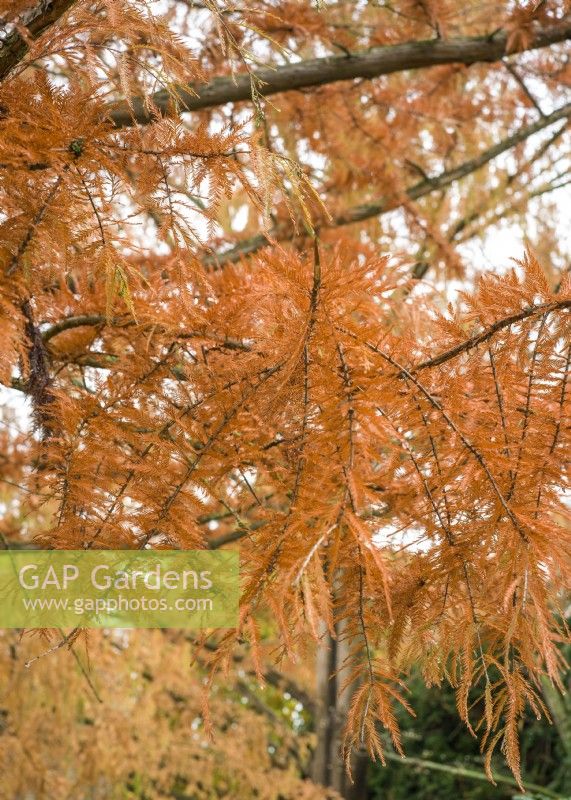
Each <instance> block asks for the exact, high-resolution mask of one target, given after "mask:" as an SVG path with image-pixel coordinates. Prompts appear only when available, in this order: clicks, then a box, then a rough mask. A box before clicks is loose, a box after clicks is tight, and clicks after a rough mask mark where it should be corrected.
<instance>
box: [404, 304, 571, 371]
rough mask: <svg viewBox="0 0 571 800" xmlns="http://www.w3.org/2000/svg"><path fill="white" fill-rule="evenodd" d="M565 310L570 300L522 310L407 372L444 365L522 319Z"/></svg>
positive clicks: (570, 305) (568, 306) (570, 306)
mask: <svg viewBox="0 0 571 800" xmlns="http://www.w3.org/2000/svg"><path fill="white" fill-rule="evenodd" d="M566 308H571V300H557V301H555V302H553V303H541V304H540V305H536V306H529V307H528V308H524V309H523V311H520V312H519V313H518V314H512V315H511V316H509V317H504V318H503V319H500V320H498V321H497V322H494V323H493V325H490V326H489V327H488V328H486V330H484V331H482V333H478V334H477V335H476V336H471V337H470V338H469V339H466V340H465V341H464V342H461V343H460V344H457V345H456V347H452V348H451V349H450V350H446V351H445V352H444V353H440V355H438V356H436V357H435V358H430V359H428V361H423V362H422V363H421V364H418V365H417V366H416V367H412V368H411V369H410V370H409V372H410V373H412V374H415V373H417V372H420V371H421V370H423V369H428V368H429V367H438V366H439V365H440V364H444V363H445V362H446V361H450V359H452V358H456V356H459V355H461V354H462V353H467V352H468V350H472V349H473V348H474V347H477V346H478V345H479V344H482V343H483V342H487V341H488V340H489V339H491V338H492V336H494V334H496V333H497V332H498V331H501V330H502V329H503V328H508V327H509V326H510V325H515V324H516V323H517V322H522V321H523V320H524V319H528V317H533V316H537V315H538V314H543V315H546V314H550V313H551V312H552V311H563V310H564V309H566Z"/></svg>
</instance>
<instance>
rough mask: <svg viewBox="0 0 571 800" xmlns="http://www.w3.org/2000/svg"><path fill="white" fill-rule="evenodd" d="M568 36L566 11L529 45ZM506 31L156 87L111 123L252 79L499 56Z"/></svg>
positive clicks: (113, 112) (281, 85) (332, 78)
mask: <svg viewBox="0 0 571 800" xmlns="http://www.w3.org/2000/svg"><path fill="white" fill-rule="evenodd" d="M570 38H571V16H567V17H565V18H564V19H563V20H562V21H561V22H560V23H559V24H558V25H556V26H554V27H550V28H545V29H543V30H538V31H537V32H536V33H535V36H534V37H533V39H532V40H531V42H530V43H529V45H528V48H527V49H529V50H534V49H537V48H541V47H549V46H550V45H552V44H556V43H557V42H563V41H565V40H567V39H570ZM507 40H508V36H507V33H506V31H503V30H500V31H498V32H497V33H495V34H492V35H491V36H476V37H461V38H460V37H459V38H455V39H448V40H446V39H433V40H429V41H420V42H419V41H416V42H406V43H404V44H397V45H391V46H385V47H374V48H371V49H370V50H369V51H366V52H360V53H355V54H349V55H348V56H327V57H326V58H312V59H309V60H307V61H299V62H297V63H293V64H291V63H290V64H285V65H284V66H276V67H263V68H261V69H257V70H253V71H252V73H251V74H242V75H237V76H235V77H219V78H214V79H213V80H212V81H210V82H209V83H191V84H188V85H186V86H180V87H178V88H177V90H176V99H175V98H174V96H173V93H172V92H167V91H165V90H161V91H159V92H157V93H156V94H154V95H153V96H152V98H151V99H152V106H154V109H153V110H152V111H151V109H150V108H149V104H147V103H146V102H145V100H144V98H141V97H134V98H132V101H131V103H132V105H131V107H130V106H129V104H128V103H127V102H126V101H121V102H119V103H117V104H115V105H114V106H112V107H111V108H110V112H109V118H110V119H111V120H112V122H113V123H114V124H115V126H116V127H118V128H122V127H125V126H129V125H133V124H135V123H140V124H143V125H145V124H148V123H150V122H152V121H153V119H155V117H156V115H157V114H158V115H159V116H160V115H162V114H168V113H169V112H172V110H174V108H175V107H176V106H178V108H179V110H180V111H198V110H200V109H205V108H215V107H216V106H220V105H224V104H225V103H236V102H239V101H241V100H252V79H253V80H254V81H255V83H256V85H257V88H258V90H259V93H260V95H262V96H264V97H265V96H269V95H272V94H276V93H279V92H287V91H292V90H294V89H305V88H308V87H310V86H323V85H325V84H329V83H335V82H337V81H347V80H353V79H354V78H377V77H379V76H380V75H390V74H391V73H393V72H402V71H404V70H411V69H419V68H422V67H433V66H436V65H439V64H466V65H470V64H474V63H479V62H488V63H489V62H494V61H499V60H501V59H502V58H504V57H505V56H506V55H508V52H507Z"/></svg>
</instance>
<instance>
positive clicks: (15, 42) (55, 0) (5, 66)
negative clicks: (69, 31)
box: [0, 0, 75, 81]
mask: <svg viewBox="0 0 571 800" xmlns="http://www.w3.org/2000/svg"><path fill="white" fill-rule="evenodd" d="M74 3H75V0H40V2H38V4H37V5H35V6H34V7H33V8H31V9H29V10H28V11H26V12H24V13H23V14H22V15H21V16H20V17H19V18H18V20H17V24H18V27H14V25H12V24H10V23H8V24H9V25H10V27H13V30H12V31H10V32H9V33H7V34H6V28H7V27H8V24H6V23H5V24H4V26H3V32H4V33H5V34H6V35H5V37H4V38H3V39H2V40H1V44H0V81H1V80H3V79H4V78H5V77H6V75H8V73H9V72H10V71H11V70H12V69H13V68H14V67H15V66H16V64H18V63H19V62H20V61H21V60H22V59H23V58H24V56H25V55H26V53H27V52H28V50H29V49H30V46H29V43H28V38H29V39H37V38H38V37H39V36H41V34H42V33H43V32H44V31H46V30H47V29H48V28H50V27H51V26H52V25H54V24H55V23H56V22H57V21H58V20H59V19H60V17H62V16H63V15H64V14H65V12H66V11H68V9H70V8H71V6H72V5H73V4H74ZM22 27H25V28H26V29H27V32H28V36H27V37H24V36H23V35H22V34H21V33H20V30H19V29H18V28H22Z"/></svg>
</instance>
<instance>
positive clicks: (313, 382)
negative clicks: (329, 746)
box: [0, 0, 571, 780]
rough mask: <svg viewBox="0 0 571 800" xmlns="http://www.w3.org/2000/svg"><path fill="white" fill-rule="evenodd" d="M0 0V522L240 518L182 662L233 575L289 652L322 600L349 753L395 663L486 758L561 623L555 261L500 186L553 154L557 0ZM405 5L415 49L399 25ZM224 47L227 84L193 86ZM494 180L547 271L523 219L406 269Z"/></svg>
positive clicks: (561, 423)
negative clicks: (275, 77) (475, 697)
mask: <svg viewBox="0 0 571 800" xmlns="http://www.w3.org/2000/svg"><path fill="white" fill-rule="evenodd" d="M8 5H9V8H8V7H7V8H6V9H5V10H6V15H7V18H8V22H7V24H8V25H12V26H13V27H10V37H12V38H11V39H10V40H9V41H8V43H7V44H6V45H5V47H6V48H7V49H8V48H11V52H12V50H14V52H16V50H17V52H18V53H19V54H20V55H19V57H18V59H16V61H15V63H14V64H13V65H10V68H9V69H7V71H6V75H5V76H4V81H3V83H2V86H1V88H0V105H1V119H0V128H1V133H2V137H1V141H0V191H1V193H2V198H3V206H2V221H1V228H0V238H1V241H0V248H1V251H0V252H1V263H2V278H1V284H0V285H1V292H2V295H1V299H0V303H1V306H0V308H1V313H2V320H1V327H0V345H1V350H0V352H1V354H2V357H1V361H0V380H1V381H2V383H3V384H4V386H6V387H8V390H7V396H9V397H10V398H12V397H13V395H15V394H16V393H21V394H23V396H24V397H26V398H27V399H28V403H29V409H30V413H31V416H32V418H33V425H32V427H31V429H30V430H25V431H22V432H20V431H19V430H18V425H19V419H18V411H17V406H18V404H17V403H16V410H14V408H13V407H14V401H13V400H12V401H11V403H9V402H7V410H6V413H5V415H4V416H3V423H5V424H3V426H2V430H1V432H0V435H1V436H2V445H3V451H4V460H3V464H2V480H3V481H5V482H6V486H7V487H9V491H10V495H9V502H7V503H6V515H5V519H4V521H3V536H4V538H5V540H6V542H8V540H15V539H20V538H23V539H26V538H30V537H31V536H33V537H34V538H35V541H36V543H38V544H40V545H41V546H43V547H57V548H83V547H85V548H91V547H96V548H109V547H115V548H136V547H140V548H143V547H158V548H217V547H223V546H231V545H233V543H236V542H239V547H240V552H241V557H242V564H243V570H242V572H243V580H244V587H243V597H242V606H241V620H240V626H239V628H238V629H237V630H236V631H232V632H231V633H228V634H226V635H224V636H221V637H220V639H219V641H218V646H217V648H216V652H215V655H214V657H213V660H212V662H213V663H212V667H213V670H212V673H211V675H212V676H214V675H215V673H216V668H217V667H220V666H223V665H224V663H225V662H228V659H229V658H230V657H231V654H232V652H233V648H234V646H235V644H236V643H237V642H239V641H242V640H243V639H246V640H248V641H249V642H250V644H251V646H252V648H253V649H254V651H256V649H257V648H258V642H259V631H258V623H257V619H258V617H259V614H260V612H261V611H262V610H263V609H270V610H271V613H272V615H273V616H274V618H275V619H276V621H277V623H278V626H279V632H280V637H281V645H282V648H283V651H284V652H285V653H286V654H287V655H289V656H294V655H295V653H296V651H297V650H298V648H299V647H303V645H304V638H305V637H306V636H307V634H308V633H309V634H311V635H313V636H314V637H316V638H317V637H319V636H320V635H321V633H322V632H323V629H324V627H325V629H329V630H330V631H331V632H332V633H333V632H334V631H335V630H337V631H339V628H340V626H341V627H342V628H343V636H344V637H345V638H346V639H347V640H348V641H349V642H350V646H349V649H348V657H347V685H348V686H350V687H351V692H352V701H351V707H350V713H349V715H348V724H347V733H346V740H345V745H346V752H347V756H348V762H349V761H350V755H351V752H352V750H353V749H354V748H357V747H359V746H360V745H362V744H364V745H365V746H366V747H367V748H368V750H369V752H370V753H371V754H372V755H374V756H380V757H381V759H382V758H383V746H382V740H381V737H380V734H379V723H380V725H381V726H382V727H384V728H385V729H387V730H388V731H389V733H390V735H391V737H392V741H393V744H394V746H395V748H396V749H397V750H399V751H400V749H401V742H400V735H399V731H398V726H397V722H396V716H395V712H394V708H393V705H394V703H397V704H403V705H405V706H406V705H407V701H406V689H405V685H404V683H403V682H402V680H403V678H402V676H403V675H404V674H406V671H407V669H408V668H409V667H410V665H411V664H413V663H419V664H420V665H421V668H422V671H423V675H424V677H425V680H426V681H427V682H428V683H430V684H434V683H436V684H439V683H441V682H442V681H444V680H447V681H449V682H450V683H452V685H453V686H455V687H456V690H457V706H458V712H459V714H460V716H461V718H462V719H463V720H464V722H465V723H466V724H467V725H468V727H469V728H470V730H473V729H474V730H477V731H478V733H479V735H481V739H482V746H483V748H484V749H485V751H486V753H487V754H488V757H490V756H491V754H492V752H493V751H494V749H495V748H496V747H500V748H501V750H502V751H503V753H504V754H505V756H506V758H507V760H508V763H509V764H510V767H511V768H512V770H513V772H514V774H515V776H516V778H517V779H518V780H520V774H519V773H520V768H519V755H518V754H519V749H518V720H519V719H520V718H521V716H522V714H523V712H524V709H525V708H526V706H529V707H531V709H532V710H533V711H534V712H535V713H538V714H541V713H543V712H544V711H545V709H544V705H543V701H542V699H541V694H540V690H539V687H540V681H541V678H542V677H543V676H547V677H548V679H549V680H550V681H552V682H553V683H554V684H556V685H557V684H558V681H559V677H558V676H559V672H560V669H561V667H562V663H561V659H560V657H559V655H558V650H557V644H558V643H559V642H560V641H561V640H563V639H564V638H566V636H567V631H566V628H565V624H564V622H561V620H564V619H565V609H564V603H565V590H566V588H567V587H568V582H569V568H570V563H569V558H570V555H571V553H570V543H571V539H570V532H569V531H570V529H569V513H568V509H567V506H566V504H565V502H564V499H565V492H566V491H567V490H568V480H569V462H568V460H566V457H565V454H566V452H567V451H568V448H569V444H570V441H569V440H570V406H571V400H570V395H571V389H570V388H569V386H568V379H569V371H570V364H571V346H570V340H571V337H570V330H569V309H570V308H571V283H570V280H569V276H568V275H567V276H565V275H563V276H562V275H559V274H557V276H556V277H554V273H557V271H558V269H559V268H560V267H561V265H562V253H563V250H562V249H561V250H558V248H557V246H556V245H555V244H553V237H554V226H555V225H556V223H557V216H556V215H552V214H550V213H549V212H550V209H549V206H548V205H547V204H546V203H545V202H543V205H540V206H539V207H538V206H536V205H535V206H534V205H533V203H534V202H535V203H537V202H541V201H538V198H541V200H543V198H544V196H545V195H546V194H547V193H548V192H551V191H554V190H557V189H559V188H560V187H562V186H563V185H564V183H565V180H566V175H567V173H568V164H567V162H566V161H565V158H564V155H565V151H564V149H563V148H562V142H563V141H564V139H565V136H566V135H567V134H566V125H567V122H566V120H567V118H568V116H569V114H571V110H570V108H569V105H568V104H567V105H565V104H562V103H560V102H559V101H558V100H557V97H556V89H558V88H563V89H565V87H566V86H568V82H569V75H568V69H569V68H568V65H567V60H566V53H565V49H564V48H565V44H564V42H565V40H566V39H568V38H569V35H571V34H570V26H571V22H570V18H569V14H568V8H566V6H565V4H563V3H556V2H553V3H549V2H547V3H539V4H536V5H534V6H532V5H530V6H527V7H525V8H520V9H516V10H515V11H514V9H512V6H511V4H509V3H505V4H504V3H500V4H498V6H497V8H495V12H494V17H493V19H492V20H490V14H489V11H483V10H482V7H481V5H480V4H476V3H474V4H468V5H466V4H464V3H462V4H458V3H456V2H447V3H440V4H438V8H437V7H436V4H434V3H426V2H423V3H415V2H414V3H411V2H404V0H403V2H401V3H399V4H398V7H397V4H395V5H391V6H389V5H386V6H381V5H380V4H376V3H371V4H366V7H362V6H363V4H359V3H355V4H350V3H349V4H347V3H331V4H328V3H323V4H322V6H323V8H321V9H320V8H317V7H315V6H314V5H312V4H310V3H292V4H290V3H276V4H274V3H265V2H256V3H252V4H251V7H248V8H240V9H236V8H234V7H233V6H231V5H228V6H226V5H224V6H223V5H215V4H214V3H213V2H210V0H208V2H206V3H204V4H199V3H194V2H189V3H186V2H173V3H172V4H171V3H165V4H162V5H161V4H152V3H150V4H147V3H143V2H131V1H129V2H127V0H121V2H117V1H116V0H113V2H99V3H83V2H78V3H60V4H58V3H53V4H52V6H53V14H52V16H53V19H50V20H46V24H45V26H44V28H43V29H42V30H41V31H39V33H38V34H37V35H36V34H35V33H34V31H33V30H32V28H33V25H36V22H33V23H32V21H30V18H29V17H28V16H27V15H28V14H29V13H30V11H29V6H30V4H29V3H20V4H19V5H20V6H21V9H20V8H16V7H14V4H13V3H10V4H7V6H8ZM64 6H65V8H64ZM155 6H156V7H155ZM159 6H160V7H159ZM163 6H164V8H163ZM38 8H39V9H40V12H41V11H42V9H41V8H40V7H38ZM20 11H21V14H22V15H21V17H18V16H17V14H18V12H20ZM56 12H57V13H56ZM40 15H41V14H40ZM48 23H49V24H48ZM26 24H27V25H28V31H27V32H26V30H25V28H24V27H23V26H24V25H26ZM32 34H33V35H32ZM429 36H432V37H433V38H434V40H435V42H436V43H437V44H436V45H435V46H436V48H439V47H441V45H440V44H438V42H442V43H444V44H445V45H446V46H450V47H453V48H456V49H455V50H454V56H453V57H452V56H451V57H450V62H449V63H448V62H445V61H443V60H442V59H443V58H444V56H439V57H440V58H441V60H440V61H438V62H435V63H438V64H439V66H434V67H432V68H430V69H429V68H428V67H429V66H430V63H431V62H426V63H425V62H422V63H420V62H418V61H415V59H417V58H420V56H419V52H420V51H422V52H424V50H425V44H423V40H424V39H426V38H427V37H429ZM18 37H20V39H18ZM16 40H17V41H16ZM14 42H16V44H14ZM467 42H468V44H469V46H470V47H476V46H477V47H478V48H480V49H479V50H478V52H479V53H480V56H478V57H477V58H473V57H472V56H470V58H471V59H473V60H474V61H476V62H477V63H475V64H474V65H473V66H469V67H468V66H466V63H468V64H469V63H471V61H470V58H468V56H462V57H461V52H462V48H463V47H467V46H468V44H466V43H467ZM562 43H563V44H562ZM16 45H17V47H16ZM401 45H402V47H401V49H398V48H397V49H398V55H399V57H400V58H401V61H400V62H398V59H397V62H398V63H396V66H394V69H392V70H391V71H390V74H389V73H388V71H387V69H386V67H383V69H385V72H384V73H383V72H377V73H372V74H367V75H365V76H362V77H360V78H357V79H353V80H352V81H351V82H348V81H343V80H340V78H342V77H343V72H342V70H343V69H344V68H345V67H343V64H342V62H343V59H344V58H349V59H350V58H352V56H351V54H352V53H357V52H358V53H366V52H368V51H370V48H378V49H379V50H382V51H383V53H386V52H387V50H388V49H389V48H390V47H391V46H401ZM18 48H19V49H18ZM383 48H386V49H385V50H383ZM411 48H412V50H411ZM415 48H416V49H415ZM292 50H295V52H296V53H297V54H298V55H299V56H300V58H301V59H302V60H301V62H300V65H299V70H301V71H302V72H303V71H304V70H305V72H303V74H304V75H305V76H306V77H305V78H304V80H306V83H307V81H309V78H308V77H307V75H309V74H313V73H311V70H319V69H320V68H324V67H323V63H322V62H319V63H317V62H314V61H313V60H312V59H314V58H315V57H319V56H323V55H324V51H325V54H329V53H330V52H331V53H333V52H335V53H337V55H336V56H333V55H332V57H331V59H329V60H328V61H327V64H329V65H330V66H331V65H332V69H334V70H335V69H338V70H340V72H338V73H334V75H333V77H330V78H329V79H328V81H327V82H326V85H324V86H322V87H320V88H318V89H312V90H311V92H307V93H306V92H305V91H302V92H289V93H285V94H280V95H279V97H277V98H273V99H272V100H269V99H268V100H265V99H264V96H263V95H264V85H263V83H262V82H261V81H260V79H259V78H258V77H257V75H256V66H255V65H257V64H259V63H260V62H261V61H263V62H264V63H268V64H272V65H274V66H275V70H274V71H275V72H276V74H277V73H279V70H280V68H281V66H280V65H281V64H283V62H284V60H286V59H289V57H290V55H291V52H290V51H292ZM430 52H432V51H430ZM438 52H440V51H439V50H438ZM470 52H472V51H470ZM339 53H340V55H339ZM391 53H394V51H391ZM191 56H192V57H191ZM381 56H382V58H384V56H383V54H382V53H381ZM391 57H392V56H391ZM382 58H381V61H382ZM395 58H396V56H395ZM407 58H408V59H409V60H408V61H407ZM462 58H464V59H465V62H466V63H461V64H460V65H459V62H461V61H462ZM335 59H337V60H335ZM0 60H1V59H0ZM488 61H491V62H492V63H491V64H488V63H480V62H488ZM316 63H317V66H316ZM383 63H385V62H384V61H383ZM419 64H420V65H421V66H425V67H427V68H426V69H419V70H417V71H415V72H414V73H411V72H410V71H409V70H410V68H412V67H416V66H419ZM328 68H329V67H328ZM378 69H380V68H378ZM234 71H237V72H239V73H240V75H238V77H236V80H235V81H233V80H232V78H231V77H228V76H231V75H232V74H233V72H234ZM0 72H1V64H0ZM223 76H227V77H223ZM244 76H246V78H247V82H248V86H249V96H250V105H249V106H248V107H247V108H246V109H244V107H243V106H239V105H237V104H233V105H231V106H230V107H228V106H227V105H223V103H224V102H225V101H228V102H230V101H232V99H233V96H232V93H231V92H232V91H233V90H232V88H231V87H232V86H233V85H235V86H239V85H241V84H240V81H241V80H242V79H243V78H244ZM335 76H337V77H335ZM378 76H380V77H378ZM371 77H372V78H374V80H370V81H368V80H365V78H371ZM315 83H316V81H315V80H314V82H313V84H311V83H307V86H310V85H312V86H314V85H315ZM189 84H190V88H189ZM300 85H301V86H302V87H303V84H300ZM530 86H531V87H532V88H531V89H530ZM533 90H536V91H537V92H538V93H539V95H541V102H542V103H543V104H544V105H545V109H544V108H543V106H542V107H541V108H538V105H539V101H538V100H537V99H536V98H535V96H534V91H533ZM225 91H227V94H224V92H225ZM157 92H158V94H157ZM500 93H501V102H500V101H498V95H499V94H500ZM189 97H190V99H189ZM193 97H198V98H204V102H203V105H202V107H201V108H202V110H200V109H199V110H197V111H196V113H194V114H190V115H186V114H185V113H182V112H184V109H185V107H189V108H190V107H191V103H192V98H193ZM142 98H145V99H142ZM185 98H186V99H185ZM208 98H211V99H210V100H209V99H208ZM212 98H214V99H212ZM553 98H555V99H556V100H557V102H553V103H551V102H550V101H551V100H552V99H553ZM548 102H549V103H550V105H551V107H548ZM252 109H253V111H252ZM179 112H181V113H179ZM542 131H544V132H543V133H542ZM536 134H537V135H539V140H538V138H537V136H536ZM498 142H499V144H498ZM503 153H509V157H506V158H505V160H504V161H503V162H502V161H500V163H499V164H498V163H496V159H497V157H498V156H501V155H502V154H503ZM538 209H539V210H538ZM388 212H392V214H389V213H388ZM512 212H513V213H518V214H522V215H523V216H522V219H525V220H526V221H529V219H530V218H531V219H532V220H533V225H534V227H535V230H536V233H537V238H538V244H539V245H540V246H538V247H537V248H536V249H537V251H538V252H540V253H541V255H542V257H543V258H544V259H545V260H546V265H547V271H546V272H544V270H543V268H542V266H540V264H539V263H538V261H537V260H536V257H535V256H534V255H533V254H532V252H531V251H530V252H528V254H527V255H526V256H525V258H524V259H523V260H522V261H521V262H519V263H518V264H517V266H516V267H515V268H514V269H513V270H511V271H510V272H508V273H507V274H504V275H503V276H497V275H494V274H489V273H488V274H485V275H482V276H480V277H479V278H477V280H476V281H475V282H473V285H472V286H469V285H468V284H466V286H465V287H464V290H463V291H462V292H461V293H460V294H459V295H458V297H457V299H456V300H455V302H454V304H453V306H450V307H448V308H446V306H445V304H444V303H443V302H442V291H441V287H440V286H438V285H436V286H435V287H431V286H430V284H425V287H424V291H421V290H419V286H418V279H419V278H421V277H423V276H424V275H425V274H426V272H427V271H428V269H429V267H430V266H431V265H433V266H435V267H439V268H440V270H441V272H442V271H443V274H445V275H446V276H448V277H450V276H453V277H456V278H463V277H465V266H464V259H465V258H466V252H461V251H460V250H459V249H457V247H456V246H457V245H458V244H459V243H461V242H462V240H464V239H466V238H470V237H471V236H473V235H475V233H476V232H477V231H478V230H480V229H481V228H482V226H484V227H487V226H489V225H490V224H495V223H496V222H497V221H498V220H504V219H505V218H506V217H507V216H509V215H510V214H511V213H512ZM356 223H360V224H359V225H357V224H356ZM240 227H241V228H242V231H243V234H242V236H241V237H240V240H239V241H238V242H237V243H236V238H237V237H236V235H235V234H236V230H238V229H239V228H240ZM540 238H541V242H539V239H540ZM389 243H390V245H391V246H389ZM231 246H233V247H231ZM561 247H563V245H562V246H561ZM258 250H259V251H260V252H258V253H254V251H258ZM387 251H389V252H391V253H392V255H390V256H389V255H384V254H382V253H385V252H387ZM379 253H381V255H379ZM548 256H549V260H547V257H548ZM232 262H234V263H232ZM411 262H412V263H413V269H412V272H411ZM78 635H79V632H78V631H74V632H73V633H72V634H71V637H70V638H69V639H68V640H66V641H69V642H70V641H73V640H74V639H75V638H76V637H77V636H78ZM474 686H478V687H480V688H481V691H482V695H483V704H482V708H483V715H482V718H481V719H480V720H478V719H473V718H472V716H471V714H470V709H469V705H468V697H469V692H470V690H471V688H472V687H474Z"/></svg>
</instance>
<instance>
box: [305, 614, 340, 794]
mask: <svg viewBox="0 0 571 800" xmlns="http://www.w3.org/2000/svg"><path fill="white" fill-rule="evenodd" d="M336 652H337V642H336V641H335V639H333V637H332V636H331V635H330V634H329V633H328V631H327V629H326V627H325V625H324V624H323V630H322V638H321V640H320V643H319V646H318V648H317V657H316V667H315V671H316V679H317V692H316V694H317V701H316V704H315V732H316V734H317V744H316V747H315V752H314V754H313V764H312V770H311V777H312V778H313V780H314V781H315V782H316V783H320V784H321V785H322V786H330V785H331V744H332V741H333V738H334V735H333V734H334V717H335V704H336V700H337V697H336V693H337V686H336V681H335V677H334V673H335V663H336Z"/></svg>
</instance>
